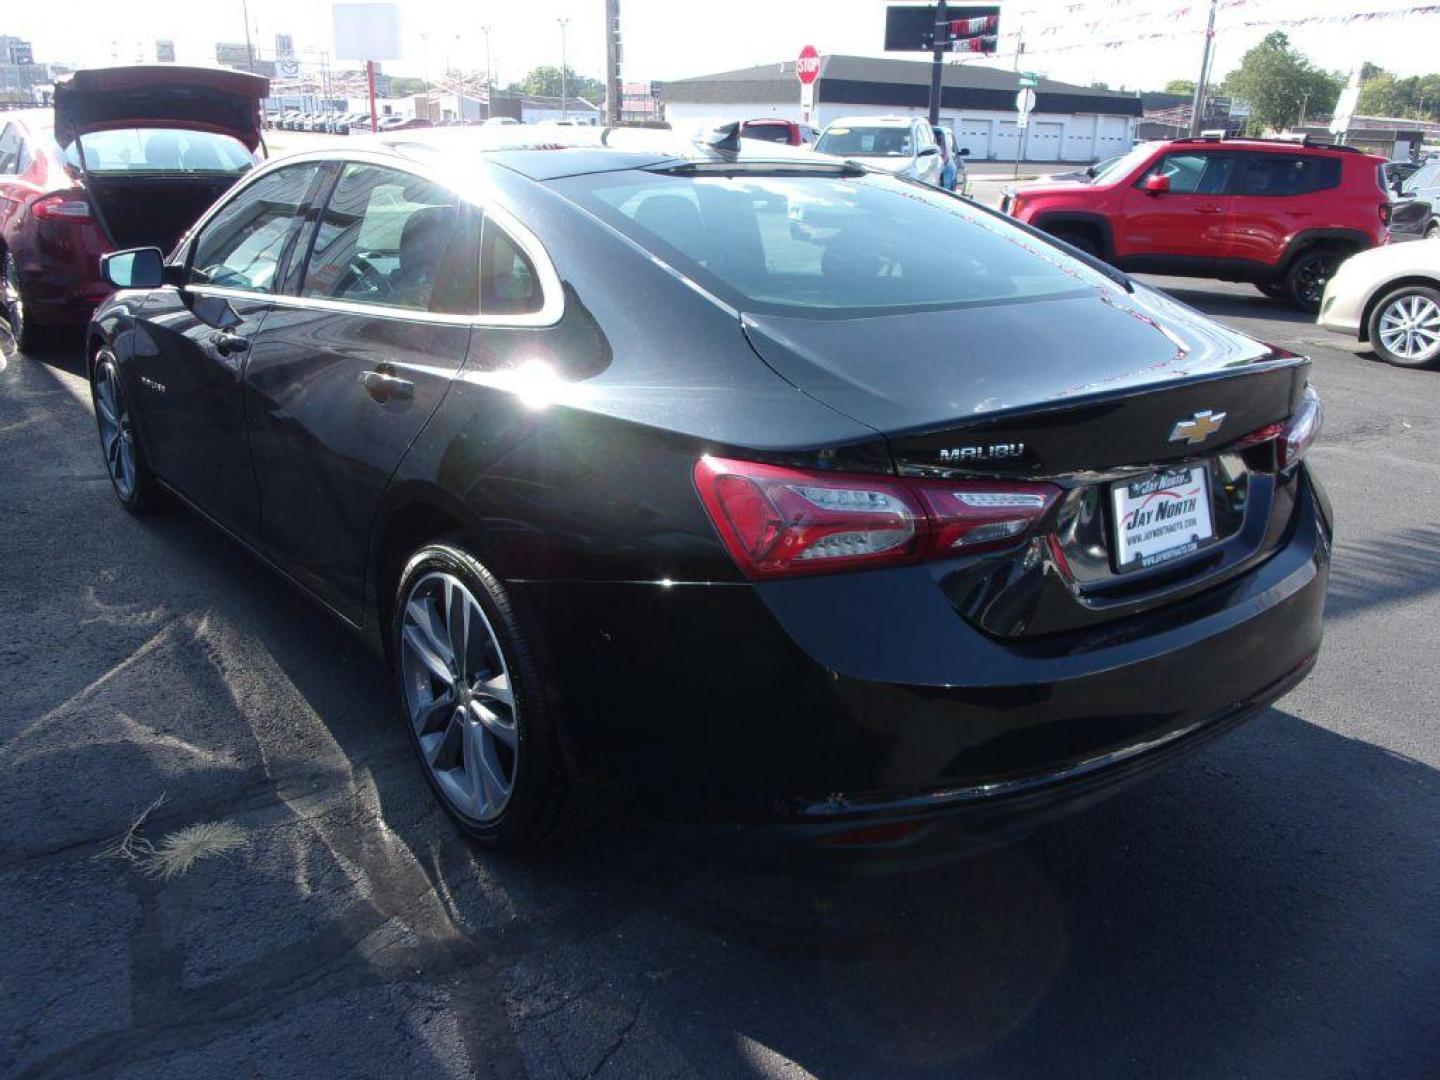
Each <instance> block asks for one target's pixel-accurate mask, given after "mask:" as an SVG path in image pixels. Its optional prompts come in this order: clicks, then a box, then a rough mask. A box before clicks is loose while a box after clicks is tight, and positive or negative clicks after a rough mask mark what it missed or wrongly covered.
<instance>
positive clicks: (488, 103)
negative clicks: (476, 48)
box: [480, 26, 495, 118]
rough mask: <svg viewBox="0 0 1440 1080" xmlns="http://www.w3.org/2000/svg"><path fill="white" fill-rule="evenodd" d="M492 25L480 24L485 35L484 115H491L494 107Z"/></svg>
mask: <svg viewBox="0 0 1440 1080" xmlns="http://www.w3.org/2000/svg"><path fill="white" fill-rule="evenodd" d="M493 29H494V27H491V26H482V27H481V28H480V32H481V33H482V34H484V35H485V116H486V117H487V118H489V117H490V116H493V115H494V113H493V112H492V110H493V109H494V107H495V77H494V75H493V74H492V73H493V72H494V70H495V69H494V68H493V67H492V66H491V64H490V31H491V30H493Z"/></svg>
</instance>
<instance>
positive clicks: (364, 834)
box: [0, 281, 1440, 1078]
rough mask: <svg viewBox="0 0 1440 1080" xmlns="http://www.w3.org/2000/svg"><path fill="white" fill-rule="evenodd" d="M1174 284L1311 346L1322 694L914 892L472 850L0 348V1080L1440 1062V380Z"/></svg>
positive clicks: (748, 870) (348, 700)
mask: <svg viewBox="0 0 1440 1080" xmlns="http://www.w3.org/2000/svg"><path fill="white" fill-rule="evenodd" d="M1164 284H1166V285H1167V286H1173V289H1174V292H1175V294H1176V295H1177V296H1178V297H1180V298H1181V299H1182V300H1184V301H1186V302H1189V303H1192V304H1194V305H1196V306H1198V307H1200V308H1202V309H1204V310H1206V311H1208V312H1210V313H1211V314H1213V315H1215V316H1217V317H1219V318H1221V319H1223V320H1225V321H1228V322H1230V323H1233V324H1235V325H1238V326H1240V327H1242V328H1243V329H1245V330H1247V331H1250V332H1252V333H1254V334H1256V335H1258V336H1261V337H1264V338H1267V339H1269V340H1272V341H1275V342H1277V343H1279V344H1281V345H1284V346H1286V347H1289V348H1291V349H1295V350H1297V351H1302V352H1306V353H1309V354H1310V355H1312V356H1313V357H1314V358H1315V365H1316V366H1315V371H1314V381H1315V383H1316V384H1317V386H1318V387H1319V389H1320V391H1321V393H1322V395H1323V397H1324V400H1325V404H1326V408H1327V427H1326V431H1325V434H1324V436H1323V443H1322V445H1321V446H1320V447H1319V448H1318V449H1317V450H1316V451H1315V452H1314V455H1313V460H1314V462H1315V464H1316V467H1317V468H1318V470H1319V471H1320V473H1321V475H1322V477H1323V479H1324V481H1325V483H1326V485H1327V486H1328V489H1329V491H1330V494H1331V497H1332V499H1333V501H1334V505H1335V509H1336V514H1337V518H1338V530H1339V531H1338V542H1337V547H1336V552H1335V562H1334V571H1333V576H1332V579H1331V591H1330V598H1329V608H1328V631H1327V640H1326V645H1325V648H1324V651H1323V653H1322V656H1321V659H1320V662H1319V666H1318V667H1317V669H1316V671H1315V673H1314V675H1313V676H1312V677H1311V678H1310V679H1309V680H1308V681H1307V682H1306V683H1304V684H1303V685H1302V686H1301V687H1300V688H1299V689H1297V690H1296V691H1295V692H1293V693H1292V694H1290V695H1289V696H1288V697H1286V698H1285V699H1283V700H1282V701H1281V702H1279V704H1278V705H1277V706H1276V707H1275V708H1274V709H1272V710H1270V711H1269V712H1268V713H1266V714H1265V715H1263V716H1262V717H1260V718H1259V719H1257V720H1255V721H1253V722H1252V723H1250V724H1249V725H1248V726H1246V727H1245V728H1243V729H1241V730H1240V731H1238V732H1237V733H1235V734H1232V735H1230V736H1229V737H1227V738H1226V739H1224V740H1222V741H1220V742H1218V743H1215V744H1212V745H1211V746H1210V747H1208V748H1206V749H1205V750H1204V751H1202V752H1201V753H1200V754H1198V755H1197V756H1195V757H1194V758H1191V759H1189V760H1187V761H1186V762H1184V763H1182V764H1181V765H1179V766H1178V767H1176V768H1174V769H1172V770H1171V771H1169V772H1167V773H1166V774H1164V775H1162V776H1160V777H1158V778H1156V779H1154V780H1151V781H1149V782H1147V783H1146V784H1145V785H1143V786H1141V787H1138V788H1136V789H1133V790H1131V791H1129V792H1126V793H1124V794H1121V795H1119V796H1117V797H1116V798H1114V799H1112V800H1110V801H1109V802H1106V803H1104V804H1103V805H1101V806H1099V807H1097V808H1094V809H1092V810H1090V811H1088V812H1086V813H1084V814H1082V815H1079V816H1076V817H1072V818H1069V819H1066V820H1065V821H1063V822H1060V823H1058V824H1054V825H1050V826H1047V827H1045V828H1043V829H1041V830H1039V831H1037V832H1035V833H1033V834H1032V835H1030V836H1029V837H1027V838H1025V839H1023V840H1021V841H1019V842H1017V843H1015V844H1013V845H1011V846H1009V847H1006V848H1004V849H1001V850H997V851H993V852H990V853H988V854H983V855H979V856H975V857H972V858H969V859H966V860H963V861H960V862H957V863H954V864H952V865H949V866H946V867H943V868H938V869H930V870H925V871H916V872H910V873H906V874H903V875H898V876H895V875H892V876H882V877H874V876H864V877H854V878H848V877H840V878H833V877H826V878H819V877H815V876H813V875H808V874H797V873H788V872H782V871H780V870H776V869H765V870H760V869H755V868H753V867H750V866H747V865H744V864H737V863H736V862H735V861H734V860H732V859H729V858H721V857H718V856H717V855H716V854H715V853H714V852H713V851H712V850H711V849H709V848H708V847H707V846H706V845H704V844H703V843H698V842H696V841H694V840H693V839H688V838H684V837H676V836H672V835H668V834H657V833H656V832H655V831H653V830H649V829H646V828H643V827H640V826H637V825H634V824H629V823H625V822H616V821H606V822H601V823H599V824H598V825H597V826H596V827H595V828H594V829H593V830H592V831H590V832H588V833H584V834H582V835H581V836H579V837H577V838H575V839H573V840H571V841H568V842H567V843H566V844H564V845H562V846H560V847H558V848H556V849H555V850H554V851H553V852H552V853H550V854H549V855H548V856H547V857H546V858H544V859H541V860H538V861H531V862H522V861H516V860H511V859H502V858H495V857H490V856H483V855H480V854H478V853H477V852H475V851H474V850H472V849H470V848H469V847H467V845H466V844H465V843H464V842H463V841H461V840H460V839H459V838H458V836H457V834H456V833H455V832H454V831H453V830H452V829H451V827H450V826H449V825H448V824H447V822H446V820H445V819H444V818H443V817H442V815H441V812H440V810H439V809H438V807H437V806H436V804H435V802H434V800H433V798H432V797H431V795H430V794H429V792H428V790H427V789H426V787H425V785H424V782H423V780H422V778H421V775H420V772H419V770H418V767H417V765H416V764H415V763H414V762H413V761H412V759H411V751H410V748H409V746H408V745H407V743H406V738H405V734H404V732H403V730H402V729H401V727H400V725H399V723H398V722H397V720H396V719H395V718H394V717H393V716H392V715H391V711H390V705H389V700H390V699H389V691H388V688H387V683H386V679H385V676H384V673H383V671H382V669H381V666H380V664H379V663H378V662H377V661H375V660H374V659H372V657H371V656H370V654H368V653H367V652H366V651H364V649H363V648H362V647H361V646H360V645H359V644H358V643H356V642H354V641H353V640H352V639H351V638H350V637H349V636H348V635H347V633H346V632H345V631H344V630H342V629H340V628H339V627H338V625H337V624H335V623H333V622H332V621H331V620H330V619H329V618H328V617H327V616H326V615H325V614H323V613H321V612H320V611H319V610H318V609H317V608H315V607H313V606H312V605H311V604H310V603H309V602H307V601H306V600H305V599H303V598H302V597H301V596H299V595H298V594H297V593H295V592H294V591H292V589H291V588H290V587H289V586H287V585H286V584H284V583H283V582H282V581H280V580H279V579H278V578H276V577H274V576H272V575H271V574H270V573H269V572H267V571H266V570H264V569H263V568H262V567H260V566H259V565H258V564H256V563H255V562H253V561H252V560H251V558H250V557H249V556H248V555H246V554H245V553H244V552H243V551H242V550H241V549H240V548H238V547H237V546H236V545H235V544H233V543H231V542H230V541H229V540H227V539H225V538H224V537H222V536H221V535H220V534H218V533H217V532H215V531H213V530H212V529H210V528H209V527H207V526H206V525H204V524H203V523H201V522H200V521H199V520H198V519H196V518H194V517H193V516H191V515H189V514H187V513H184V512H181V511H178V510H176V511H171V512H170V513H168V514H166V515H163V516H160V517H158V518H154V519H150V520H143V521H142V520H137V519H134V518H131V517H129V516H127V515H126V514H125V513H124V512H123V511H122V510H121V509H120V508H119V506H118V505H117V504H116V503H115V501H114V499H113V497H112V495H111V491H110V487H109V483H108V481H107V479H106V475H105V471H104V469H103V466H102V462H101V458H100V453H99V450H98V446H97V441H96V437H95V433H94V424H93V419H92V415H91V412H90V405H89V398H88V392H87V390H86V387H85V384H84V382H83V380H82V379H81V378H80V377H79V375H78V372H79V370H80V365H79V363H78V358H77V357H76V356H75V355H73V354H72V352H73V350H65V349H62V350H56V351H52V352H47V353H45V354H44V355H37V356H11V357H9V358H8V359H7V360H4V361H3V369H0V461H3V469H0V507H3V511H0V567H3V572H0V672H3V673H4V676H5V678H4V683H5V693H4V694H3V697H0V778H3V782H0V820H3V821H4V822H5V828H4V830H3V833H0V911H3V912H4V917H3V921H0V927H3V929H0V952H3V956H4V957H5V960H4V963H3V964H0V1017H3V1021H0V1074H4V1075H13V1076H61V1075H63V1076H72V1075H73V1076H82V1075H83V1076H87V1077H95V1076H146V1077H196V1076H215V1077H230V1076H237V1077H239V1076H244V1077H289V1076H297V1077H299V1076H303V1077H314V1076H340V1075H344V1076H347V1077H372V1076H373V1077H381V1076H386V1077H390V1076H400V1075H408V1076H468V1075H479V1076H498V1077H508V1076H519V1075H526V1074H528V1075H534V1076H543V1077H550V1076H558V1077H567V1076H577V1077H578V1076H604V1077H628V1076H641V1077H671V1076H675V1077H680V1076H700V1077H721V1076H724V1077H729V1076H781V1077H801V1076H808V1075H815V1076H821V1077H877V1076H886V1077H890V1076H897V1077H908V1076H917V1077H918V1076H961V1075H963V1076H985V1077H1031V1076H1038V1075H1055V1076H1104V1077H1116V1076H1135V1077H1154V1076H1167V1077H1214V1076H1253V1077H1271V1076H1281V1077H1307V1078H1313V1077H1380V1076H1383V1077H1389V1078H1397V1077H1427V1076H1430V1077H1433V1076H1436V1075H1440V1022H1437V1017H1440V902H1437V901H1440V772H1437V769H1440V734H1437V728H1436V720H1437V713H1440V707H1437V700H1440V674H1437V672H1436V656H1437V647H1440V514H1437V512H1436V506H1437V502H1440V464H1437V459H1436V453H1435V446H1436V444H1435V443H1434V442H1432V441H1431V440H1432V439H1435V438H1437V437H1440V373H1435V372H1409V371H1402V370H1396V369H1392V368H1389V367H1385V366H1383V365H1381V364H1379V363H1377V362H1375V361H1374V360H1373V359H1371V358H1369V357H1368V355H1366V354H1363V353H1360V352H1358V351H1357V350H1356V348H1354V347H1352V346H1351V345H1350V343H1347V342H1345V341H1343V340H1341V339H1338V338H1335V337H1332V336H1330V335H1328V334H1326V333H1325V332H1323V331H1321V330H1319V329H1317V328H1316V327H1314V326H1313V325H1312V324H1311V323H1310V322H1309V321H1308V320H1306V319H1304V318H1302V317H1300V316H1299V315H1296V314H1292V313H1290V312H1287V311H1286V310H1284V309H1282V308H1279V307H1276V306H1275V305H1273V304H1271V303H1270V302H1268V301H1265V300H1263V299H1261V298H1260V296H1259V295H1258V294H1257V293H1255V292H1254V290H1252V289H1249V288H1245V287H1239V286H1225V285H1220V284H1212V283H1208V282H1207V283H1185V282H1171V281H1167V282H1164ZM162 794H163V795H164V797H165V798H164V802H163V803H162V804H160V805H159V806H158V807H157V808H155V809H154V810H153V811H152V812H151V813H150V815H149V817H148V819H147V820H146V821H145V823H144V825H143V830H142V832H141V836H142V837H143V838H144V839H145V840H147V841H149V842H151V843H152V844H154V845H156V846H160V845H162V844H163V841H164V838H166V837H167V836H171V835H173V834H175V833H177V832H178V831H180V830H183V829H186V828H187V827H190V826H195V825H201V824H205V823H219V825H220V826H221V830H220V831H219V832H216V831H215V830H212V834H213V835H212V839H213V836H220V837H222V838H224V841H225V842H226V843H228V844H230V845H232V846H231V849H230V850H229V851H228V852H225V853H223V854H217V855H215V856H213V857H211V858H208V859H204V860H202V861H199V862H196V863H195V864H194V865H193V866H192V867H190V868H189V869H188V870H187V871H185V872H183V873H179V874H177V875H176V876H174V877H172V878H169V879H164V878H159V877H154V876H151V875H148V874H147V873H145V872H144V868H145V867H146V866H148V865H150V864H149V863H138V862H132V861H128V860H126V859H123V858H113V857H112V858H106V857H103V855H104V852H105V850H106V849H107V845H110V844H111V843H112V842H113V841H114V839H115V838H116V837H118V836H120V835H121V834H123V833H124V832H125V830H126V828H127V826H128V825H130V823H131V822H132V821H133V820H134V819H135V818H136V817H137V816H138V815H139V813H140V812H141V811H143V810H144V809H145V808H146V807H147V806H148V805H150V804H152V803H153V802H154V800H156V799H157V798H158V797H160V796H161V795H162ZM192 835H193V834H192Z"/></svg>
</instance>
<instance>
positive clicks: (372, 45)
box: [330, 4, 400, 60]
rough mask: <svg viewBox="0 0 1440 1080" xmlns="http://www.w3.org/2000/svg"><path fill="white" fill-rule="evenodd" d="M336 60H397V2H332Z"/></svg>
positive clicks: (398, 16) (398, 14)
mask: <svg viewBox="0 0 1440 1080" xmlns="http://www.w3.org/2000/svg"><path fill="white" fill-rule="evenodd" d="M330 12H331V16H332V18H333V19H334V23H335V59H337V60H399V59H400V5H399V4H332V5H331V6H330Z"/></svg>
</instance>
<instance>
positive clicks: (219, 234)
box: [189, 162, 321, 293]
mask: <svg viewBox="0 0 1440 1080" xmlns="http://www.w3.org/2000/svg"><path fill="white" fill-rule="evenodd" d="M320 169H321V165H320V164H319V163H318V162H312V163H308V164H305V165H292V166H290V167H289V168H285V169H277V170H276V171H275V172H273V173H270V174H268V175H267V176H264V177H261V178H260V179H259V180H257V181H255V183H253V184H251V185H250V186H249V187H247V188H245V189H244V190H243V191H241V192H240V193H239V194H238V195H236V196H235V198H233V199H231V200H230V202H228V203H226V204H225V206H223V207H222V208H221V209H220V211H219V212H218V213H217V214H216V215H215V216H214V217H213V218H211V219H210V220H209V221H208V222H207V223H206V225H205V228H204V230H203V231H202V232H201V233H200V236H199V237H198V238H197V239H196V241H195V246H194V248H193V254H192V256H191V259H190V275H189V280H190V283H191V284H193V285H219V286H223V287H224V288H227V289H243V290H245V291H246V292H261V293H268V292H274V291H275V290H276V285H277V282H276V280H275V277H276V273H277V272H278V270H279V268H280V260H281V258H282V257H283V256H284V254H285V245H286V243H287V242H288V241H289V239H290V236H291V233H292V232H293V231H294V229H295V228H296V227H297V226H298V224H299V222H300V209H301V207H302V206H303V205H304V203H305V195H306V193H307V192H308V191H309V190H310V188H311V186H312V185H313V184H314V183H315V179H316V177H318V176H319V174H320Z"/></svg>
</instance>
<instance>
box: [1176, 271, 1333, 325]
mask: <svg viewBox="0 0 1440 1080" xmlns="http://www.w3.org/2000/svg"><path fill="white" fill-rule="evenodd" d="M1152 284H1156V283H1154V282H1152ZM1159 287H1160V288H1162V289H1163V290H1164V291H1165V292H1166V293H1167V294H1169V295H1170V296H1173V297H1174V298H1175V299H1176V300H1179V301H1180V302H1181V303H1182V304H1189V305H1190V306H1191V307H1193V308H1195V309H1196V310H1198V311H1203V312H1204V313H1205V314H1206V315H1210V316H1213V317H1215V318H1221V319H1267V320H1270V321H1273V322H1286V323H1306V324H1310V325H1313V324H1314V322H1315V314H1314V313H1313V312H1308V311H1300V310H1299V309H1297V308H1294V307H1291V306H1290V305H1289V304H1287V303H1285V302H1284V301H1281V300H1271V299H1270V298H1269V297H1268V296H1261V295H1260V293H1259V292H1258V291H1256V292H1255V294H1254V295H1253V296H1245V295H1240V294H1237V293H1233V292H1225V291H1222V290H1219V289H1206V288H1205V287H1204V286H1201V285H1196V286H1184V285H1179V286H1177V285H1175V284H1173V283H1172V282H1170V281H1167V282H1166V283H1165V284H1163V285H1160V286H1159Z"/></svg>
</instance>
